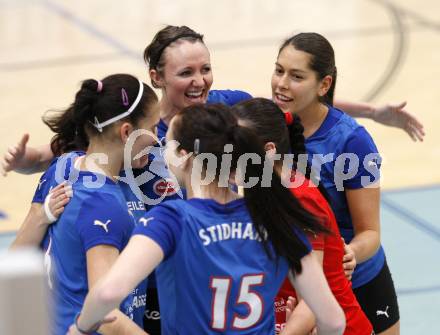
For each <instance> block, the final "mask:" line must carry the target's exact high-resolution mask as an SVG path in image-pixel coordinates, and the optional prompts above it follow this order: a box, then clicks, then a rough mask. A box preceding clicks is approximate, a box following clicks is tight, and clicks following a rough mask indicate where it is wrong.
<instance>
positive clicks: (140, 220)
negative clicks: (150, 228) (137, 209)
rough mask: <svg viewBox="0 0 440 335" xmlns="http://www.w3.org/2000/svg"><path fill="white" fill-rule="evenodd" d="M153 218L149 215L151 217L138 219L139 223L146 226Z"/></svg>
mask: <svg viewBox="0 0 440 335" xmlns="http://www.w3.org/2000/svg"><path fill="white" fill-rule="evenodd" d="M153 219H154V217H151V218H148V219H146V218H140V219H139V223H142V225H143V226H144V227H146V226H147V225H148V222H149V221H151V220H153Z"/></svg>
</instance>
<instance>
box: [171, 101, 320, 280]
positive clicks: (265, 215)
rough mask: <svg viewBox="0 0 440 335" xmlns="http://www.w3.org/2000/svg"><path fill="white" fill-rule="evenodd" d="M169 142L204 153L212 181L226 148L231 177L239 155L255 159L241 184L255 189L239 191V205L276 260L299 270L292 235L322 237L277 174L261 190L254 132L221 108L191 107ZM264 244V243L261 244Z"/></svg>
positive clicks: (300, 247)
mask: <svg viewBox="0 0 440 335" xmlns="http://www.w3.org/2000/svg"><path fill="white" fill-rule="evenodd" d="M172 129H173V138H174V139H175V140H177V142H179V143H180V144H179V147H178V148H177V149H178V150H179V149H184V150H186V151H188V152H194V144H195V142H196V139H197V140H198V142H197V143H198V150H197V152H198V153H199V154H202V153H209V154H212V155H214V156H215V157H216V158H217V167H216V172H215V173H216V177H217V180H218V178H219V172H220V166H221V159H222V155H223V154H224V147H225V145H226V144H232V147H233V150H232V152H231V155H232V160H231V163H232V164H231V171H236V170H237V163H238V159H239V157H240V156H242V155H243V154H245V153H246V154H249V153H252V154H255V155H258V156H259V157H260V159H261V163H259V164H250V165H249V166H247V169H246V176H245V181H247V180H249V178H255V177H256V178H258V183H257V184H256V185H255V186H253V187H250V188H245V189H244V199H245V202H246V205H247V208H248V210H249V213H250V215H251V218H252V220H253V224H254V226H255V229H256V231H257V232H258V234H259V236H262V237H263V236H266V234H267V241H270V242H271V243H272V245H273V248H274V251H275V253H276V254H277V255H279V256H283V257H285V258H286V259H287V260H288V262H289V264H290V266H291V267H292V268H293V269H294V270H295V272H296V273H300V272H301V270H302V267H301V262H300V258H301V255H303V254H304V253H305V252H306V251H307V247H306V246H305V245H304V243H303V242H302V241H301V239H300V238H299V237H298V236H297V234H295V231H302V230H312V231H315V232H321V231H324V229H323V228H322V227H321V225H319V224H318V222H317V220H316V219H315V218H314V217H313V216H312V215H310V213H309V212H307V211H306V210H304V209H303V207H302V206H301V205H300V203H299V202H298V200H297V199H296V198H295V197H294V196H293V195H292V193H291V192H290V191H289V190H288V189H287V188H285V187H284V186H283V185H282V183H281V179H280V177H279V176H278V174H277V173H275V172H274V171H272V182H271V185H270V187H265V186H263V185H262V176H263V170H264V160H265V152H264V148H263V143H262V141H261V140H260V138H259V137H258V136H257V135H256V134H255V132H254V131H253V130H252V129H250V128H248V127H242V126H239V125H238V121H237V118H236V117H235V116H234V115H233V114H232V112H231V109H230V108H229V107H226V106H224V105H220V104H218V105H217V104H216V105H194V106H190V107H186V108H184V109H183V110H182V111H180V112H179V113H178V114H177V115H176V116H175V119H174V120H173V128H172ZM263 240H264V239H263ZM267 241H266V240H264V244H263V245H264V248H265V250H266V252H267V253H268V255H269V256H270V257H272V256H274V255H273V252H272V251H271V249H270V248H269V246H268V244H267Z"/></svg>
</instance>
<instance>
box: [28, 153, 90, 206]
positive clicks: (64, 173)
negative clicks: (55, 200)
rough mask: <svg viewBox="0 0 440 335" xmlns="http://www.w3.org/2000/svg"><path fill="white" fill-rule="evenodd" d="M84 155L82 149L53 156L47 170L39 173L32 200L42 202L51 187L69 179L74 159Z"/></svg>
mask: <svg viewBox="0 0 440 335" xmlns="http://www.w3.org/2000/svg"><path fill="white" fill-rule="evenodd" d="M84 155H85V152H84V151H72V152H69V153H67V154H64V155H61V156H59V157H55V158H54V159H53V160H52V162H51V163H50V165H49V167H48V168H47V170H46V171H45V172H44V173H43V174H42V175H41V177H40V179H39V181H38V186H37V189H36V190H35V193H34V196H33V198H32V202H33V203H34V202H35V203H40V204H42V203H44V200H45V199H46V196H47V195H48V194H49V192H50V190H51V189H52V188H54V187H56V186H57V185H58V184H60V183H61V182H63V181H65V180H69V176H70V174H71V173H72V169H73V166H74V161H75V159H76V158H77V157H79V156H84ZM57 164H58V165H57Z"/></svg>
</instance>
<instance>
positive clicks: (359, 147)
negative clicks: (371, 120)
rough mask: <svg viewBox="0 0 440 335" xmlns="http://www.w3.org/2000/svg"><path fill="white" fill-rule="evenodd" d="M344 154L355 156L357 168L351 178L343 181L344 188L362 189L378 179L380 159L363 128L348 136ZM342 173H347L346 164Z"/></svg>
mask: <svg viewBox="0 0 440 335" xmlns="http://www.w3.org/2000/svg"><path fill="white" fill-rule="evenodd" d="M345 152H346V153H354V154H356V155H357V157H358V159H359V167H358V169H357V172H356V174H355V175H354V176H353V177H352V178H350V179H348V180H345V181H344V187H347V188H349V189H359V188H364V187H367V186H368V185H370V184H373V183H374V182H377V181H378V180H379V179H380V166H381V162H382V159H381V157H380V155H379V152H378V150H377V147H376V145H375V144H374V141H373V139H372V138H371V136H370V134H369V133H368V132H367V131H366V130H365V128H364V127H359V128H357V129H356V130H355V131H354V132H353V134H351V135H350V136H349V138H348V140H347V142H346V145H345ZM344 172H345V173H347V172H348V163H347V164H346V166H345V169H344Z"/></svg>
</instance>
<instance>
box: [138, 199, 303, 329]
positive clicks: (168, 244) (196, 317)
mask: <svg viewBox="0 0 440 335" xmlns="http://www.w3.org/2000/svg"><path fill="white" fill-rule="evenodd" d="M140 223H141V224H138V225H137V227H136V228H135V230H134V232H133V234H134V235H136V234H140V235H144V236H148V237H149V238H151V239H153V240H154V241H155V242H156V243H157V244H158V245H159V246H160V247H161V249H162V250H163V252H164V255H165V258H164V260H163V262H162V263H161V264H160V265H159V266H158V267H157V269H156V277H157V285H158V291H159V301H160V308H161V320H162V333H163V334H218V333H219V332H221V333H222V334H273V333H274V327H275V320H274V309H273V302H274V298H275V296H276V294H277V292H278V290H279V288H280V286H281V284H282V282H283V281H284V279H285V278H286V274H287V272H288V264H287V261H286V260H285V259H284V258H281V257H274V258H272V259H271V258H270V257H269V256H268V255H267V254H266V252H265V250H264V248H263V243H262V239H261V238H260V237H259V235H258V234H257V232H256V230H255V228H254V226H253V224H252V221H251V217H250V215H249V212H248V210H247V208H246V205H245V201H244V199H238V200H235V201H232V202H229V203H227V204H219V203H217V202H215V201H214V200H211V199H190V200H187V201H184V200H180V199H179V200H173V201H167V202H164V203H161V204H160V205H157V206H155V207H154V208H153V209H152V210H151V211H149V212H148V213H147V215H146V216H145V218H143V219H141V222H140ZM298 236H299V237H300V238H301V240H302V241H303V242H304V243H305V244H306V245H307V246H308V248H309V250H310V244H309V243H308V241H307V239H306V237H305V236H304V235H303V234H298ZM269 248H270V250H272V251H273V248H272V246H271V244H269Z"/></svg>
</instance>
